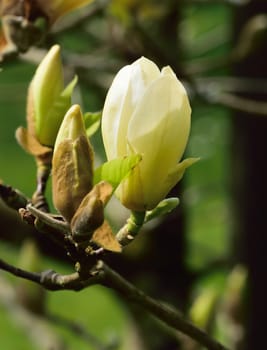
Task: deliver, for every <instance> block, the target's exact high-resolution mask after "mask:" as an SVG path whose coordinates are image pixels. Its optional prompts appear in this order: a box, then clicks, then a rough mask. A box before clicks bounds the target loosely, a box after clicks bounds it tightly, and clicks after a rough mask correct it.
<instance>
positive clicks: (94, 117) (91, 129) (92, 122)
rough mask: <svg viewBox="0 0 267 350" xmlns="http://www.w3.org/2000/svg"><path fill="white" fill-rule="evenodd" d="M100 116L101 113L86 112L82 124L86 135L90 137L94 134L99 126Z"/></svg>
mask: <svg viewBox="0 0 267 350" xmlns="http://www.w3.org/2000/svg"><path fill="white" fill-rule="evenodd" d="M101 116H102V111H99V112H94V113H93V112H87V113H85V114H84V116H83V117H84V124H85V129H86V134H87V136H88V137H91V136H92V135H94V133H96V131H97V130H98V128H99V126H100V120H101Z"/></svg>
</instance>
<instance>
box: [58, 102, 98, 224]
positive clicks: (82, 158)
mask: <svg viewBox="0 0 267 350" xmlns="http://www.w3.org/2000/svg"><path fill="white" fill-rule="evenodd" d="M92 181H93V150H92V146H91V144H90V142H89V140H88V138H87V136H86V131H85V128H84V123H83V117H82V114H81V110H80V107H79V106H78V105H74V106H72V107H71V108H70V109H69V111H68V112H67V114H66V115H65V117H64V120H63V122H62V125H61V127H60V129H59V132H58V135H57V139H56V143H55V149H54V155H53V160H52V187H53V202H54V205H55V207H56V209H57V210H58V211H59V212H60V213H61V214H62V215H63V217H64V218H65V219H66V220H67V221H68V222H70V221H71V219H72V217H73V215H74V213H75V212H76V210H77V209H78V207H79V205H80V203H81V201H82V200H83V198H84V197H85V196H86V194H87V193H88V192H90V190H91V189H92Z"/></svg>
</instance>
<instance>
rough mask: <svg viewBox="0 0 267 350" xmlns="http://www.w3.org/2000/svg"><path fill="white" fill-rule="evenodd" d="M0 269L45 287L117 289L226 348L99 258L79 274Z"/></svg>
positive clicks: (218, 349)
mask: <svg viewBox="0 0 267 350" xmlns="http://www.w3.org/2000/svg"><path fill="white" fill-rule="evenodd" d="M0 269H2V270H5V271H8V272H10V273H11V274H13V275H15V276H17V277H21V278H25V279H28V280H30V281H33V282H35V283H38V284H40V285H42V286H43V287H44V288H46V289H48V290H54V291H56V290H65V289H69V290H76V291H77V290H81V289H83V288H86V287H88V286H90V285H93V284H101V285H104V286H106V287H109V288H111V289H113V290H116V291H117V292H119V293H120V294H121V295H122V297H123V298H126V299H127V300H129V301H130V302H132V303H135V304H138V305H139V306H141V307H142V308H144V309H145V310H147V311H148V312H149V313H151V314H152V315H154V316H155V317H157V318H158V319H160V320H161V321H163V322H164V323H166V324H167V325H168V326H170V327H172V328H175V329H177V330H179V331H181V332H182V333H184V334H186V335H188V336H189V337H191V338H193V339H195V340H196V341H198V342H199V343H200V344H202V345H203V346H205V347H206V348H207V349H210V350H226V348H225V347H224V346H223V345H221V344H220V343H218V342H217V341H215V340H213V339H212V338H210V336H209V335H208V334H207V333H205V332H204V331H202V330H201V329H199V328H197V327H196V326H194V325H193V324H191V323H190V322H189V321H187V320H186V319H185V318H184V317H183V316H182V314H181V313H180V312H178V311H177V310H175V309H174V308H172V307H170V306H167V305H166V304H163V303H161V302H159V301H157V300H155V299H153V298H151V297H149V296H147V295H146V294H145V293H143V292H142V291H141V290H139V289H138V288H136V287H135V286H133V285H132V284H131V283H129V282H128V281H126V280H125V279H124V278H123V277H122V276H120V275H119V274H118V273H117V272H115V271H114V270H112V269H111V268H110V267H108V266H107V265H106V264H105V263H104V262H103V261H98V262H97V264H96V265H95V267H94V268H93V269H91V270H88V271H87V273H85V272H84V271H83V275H81V274H80V273H78V272H76V273H73V274H70V275H60V274H58V273H56V272H54V271H52V270H49V271H44V272H41V273H33V272H28V271H25V270H22V269H20V268H17V267H15V266H12V265H10V264H8V263H6V262H5V261H3V260H2V259H0Z"/></svg>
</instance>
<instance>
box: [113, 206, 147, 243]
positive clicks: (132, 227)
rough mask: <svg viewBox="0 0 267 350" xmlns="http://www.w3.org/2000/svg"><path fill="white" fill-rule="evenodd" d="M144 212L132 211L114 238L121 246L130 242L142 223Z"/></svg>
mask: <svg viewBox="0 0 267 350" xmlns="http://www.w3.org/2000/svg"><path fill="white" fill-rule="evenodd" d="M145 215H146V212H145V211H144V212H138V211H132V212H131V215H130V217H129V219H128V220H127V223H126V224H125V225H124V226H123V227H122V228H121V229H120V231H119V232H118V233H117V235H116V239H117V240H118V242H119V243H120V244H121V245H122V246H126V245H128V244H129V243H131V242H132V241H133V240H134V239H135V237H136V235H137V234H138V232H139V231H140V229H141V227H142V226H143V224H144V220H145Z"/></svg>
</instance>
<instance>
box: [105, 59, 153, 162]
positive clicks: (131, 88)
mask: <svg viewBox="0 0 267 350" xmlns="http://www.w3.org/2000/svg"><path fill="white" fill-rule="evenodd" d="M159 75H160V71H159V69H158V67H157V66H156V65H155V64H154V63H153V62H152V61H150V60H148V59H146V58H144V57H142V58H140V59H139V60H137V61H135V62H134V63H133V64H132V65H130V66H126V67H124V68H122V69H121V70H120V71H119V72H118V74H117V75H116V77H115V79H114V81H113V83H112V85H111V87H110V89H109V92H108V94H107V98H106V101H105V105H104V110H103V119H102V134H103V140H104V146H105V149H106V153H107V157H108V159H113V158H117V157H120V156H125V155H126V154H127V139H126V135H127V129H128V124H129V121H130V119H131V117H132V114H133V112H134V110H135V108H136V105H137V104H138V103H139V101H140V100H141V98H142V96H143V94H144V92H145V90H146V88H147V86H148V85H149V84H150V83H151V82H152V81H153V80H154V79H156V78H157V77H158V76H159Z"/></svg>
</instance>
